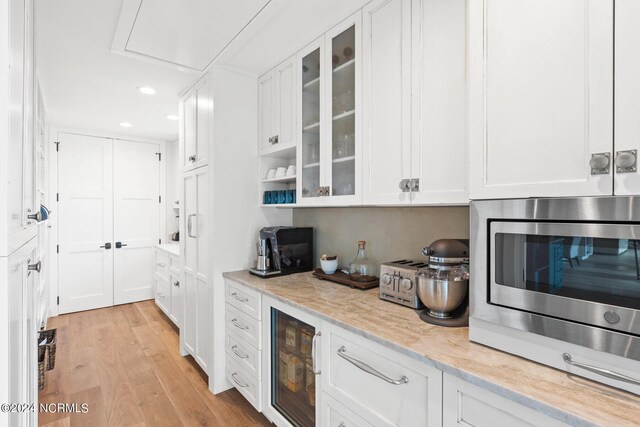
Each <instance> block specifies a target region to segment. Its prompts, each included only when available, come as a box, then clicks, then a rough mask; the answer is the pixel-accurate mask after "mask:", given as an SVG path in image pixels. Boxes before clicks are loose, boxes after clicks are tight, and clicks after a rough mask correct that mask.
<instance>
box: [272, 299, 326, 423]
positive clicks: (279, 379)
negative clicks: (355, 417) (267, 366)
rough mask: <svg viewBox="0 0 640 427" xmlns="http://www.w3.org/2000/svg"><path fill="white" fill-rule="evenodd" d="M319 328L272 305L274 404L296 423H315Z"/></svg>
mask: <svg viewBox="0 0 640 427" xmlns="http://www.w3.org/2000/svg"><path fill="white" fill-rule="evenodd" d="M314 335H315V328H314V327H313V326H310V325H308V324H306V323H304V322H301V321H300V320H298V319H296V318H294V317H291V316H289V315H288V314H286V313H283V312H281V311H279V310H277V309H275V308H273V307H272V308H271V365H272V366H271V406H272V407H273V408H275V409H276V410H277V411H278V412H279V413H280V414H281V415H282V416H283V417H284V418H286V419H287V420H288V421H289V422H290V423H291V424H292V425H294V426H299V427H311V426H315V421H316V410H315V404H316V385H315V381H316V376H315V373H314V368H313V359H312V342H313V336H314Z"/></svg>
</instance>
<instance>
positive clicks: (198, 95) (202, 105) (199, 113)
mask: <svg viewBox="0 0 640 427" xmlns="http://www.w3.org/2000/svg"><path fill="white" fill-rule="evenodd" d="M211 92H212V90H211V83H210V81H209V75H208V74H207V75H205V76H204V77H203V78H202V79H200V80H199V81H198V82H197V83H196V84H195V85H194V86H193V88H192V89H191V90H190V91H189V92H187V94H185V95H184V96H183V97H182V100H181V101H180V112H181V116H182V120H181V127H180V140H181V144H180V158H181V161H182V169H183V171H185V172H186V171H189V170H192V169H195V168H199V167H201V166H206V165H207V163H208V161H209V141H210V135H211V133H212V126H213V124H212V123H213V121H212V113H213V101H212V93H211Z"/></svg>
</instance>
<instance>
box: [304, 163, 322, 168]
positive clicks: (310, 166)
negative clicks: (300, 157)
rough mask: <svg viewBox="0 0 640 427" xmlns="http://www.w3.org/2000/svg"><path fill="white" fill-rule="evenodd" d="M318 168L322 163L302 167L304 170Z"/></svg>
mask: <svg viewBox="0 0 640 427" xmlns="http://www.w3.org/2000/svg"><path fill="white" fill-rule="evenodd" d="M318 166H320V162H316V163H309V164H306V165H302V168H303V169H308V168H317V167H318Z"/></svg>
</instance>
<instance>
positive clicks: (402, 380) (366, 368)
mask: <svg viewBox="0 0 640 427" xmlns="http://www.w3.org/2000/svg"><path fill="white" fill-rule="evenodd" d="M338 356H340V357H342V358H343V359H344V360H346V361H347V362H349V363H351V364H352V365H353V366H355V367H356V368H359V369H361V370H363V371H364V372H366V373H368V374H371V375H373V376H374V377H378V378H380V379H381V380H384V381H386V382H388V383H389V384H393V385H402V384H406V383H408V382H409V379H408V378H407V377H405V376H404V375H403V376H402V377H400V379H397V380H396V379H393V378H389V377H388V376H386V375H385V374H383V373H382V372H380V371H377V370H376V369H374V368H372V367H371V366H369V365H367V364H366V363H364V362H363V361H361V360H358V359H356V358H355V357H351V356H348V355H347V349H346V348H344V346H342V347H340V348H339V349H338Z"/></svg>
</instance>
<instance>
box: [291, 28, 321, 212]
mask: <svg viewBox="0 0 640 427" xmlns="http://www.w3.org/2000/svg"><path fill="white" fill-rule="evenodd" d="M323 55H324V39H323V38H321V39H319V40H316V41H315V42H313V43H312V44H311V45H309V46H307V47H306V48H305V49H303V50H302V51H301V52H300V53H299V54H298V60H297V64H298V65H297V66H298V79H297V82H298V89H297V91H296V92H297V97H296V98H297V100H298V117H299V120H298V121H297V134H298V149H297V150H296V155H297V164H298V171H297V191H298V194H297V199H296V202H297V204H299V205H318V204H322V203H323V202H324V198H323V197H322V194H323V193H322V191H321V189H320V186H321V185H323V184H322V183H323V182H324V180H325V177H324V171H323V169H322V167H321V161H320V159H322V158H323V157H324V150H325V147H324V144H323V143H322V142H323V141H324V139H325V133H324V126H323V123H324V120H323V119H322V117H323V116H324V108H325V98H324V95H323V94H324V90H325V74H326V70H325V68H324V67H323Z"/></svg>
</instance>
